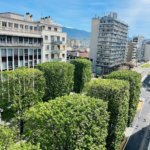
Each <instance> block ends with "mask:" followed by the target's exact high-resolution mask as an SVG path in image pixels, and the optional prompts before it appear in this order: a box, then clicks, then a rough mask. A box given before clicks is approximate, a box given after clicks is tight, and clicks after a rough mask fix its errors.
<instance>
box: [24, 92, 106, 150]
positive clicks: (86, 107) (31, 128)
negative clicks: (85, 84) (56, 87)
mask: <svg viewBox="0 0 150 150" xmlns="http://www.w3.org/2000/svg"><path fill="white" fill-rule="evenodd" d="M106 110H107V102H103V101H102V100H100V99H95V98H90V97H86V96H82V95H78V94H73V95H70V96H62V97H57V98H56V99H55V100H51V101H49V102H45V103H40V104H38V105H36V106H34V107H32V108H31V109H30V110H28V111H27V113H26V114H25V115H24V119H25V122H26V123H25V127H26V128H25V140H26V141H30V142H31V143H32V144H34V145H36V144H37V143H40V144H41V149H45V150H54V149H63V150H75V149H86V150H91V149H95V150H105V149H106V148H105V145H106V137H107V127H108V120H109V114H108V112H107V111H106Z"/></svg>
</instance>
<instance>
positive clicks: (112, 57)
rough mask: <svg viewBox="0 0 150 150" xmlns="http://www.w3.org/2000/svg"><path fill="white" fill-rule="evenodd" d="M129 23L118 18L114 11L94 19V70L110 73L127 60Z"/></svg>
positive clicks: (92, 41) (92, 50)
mask: <svg viewBox="0 0 150 150" xmlns="http://www.w3.org/2000/svg"><path fill="white" fill-rule="evenodd" d="M127 36H128V24H126V23H124V22H123V21H120V20H118V19H117V14H116V13H113V14H111V13H110V15H108V16H104V17H101V18H100V17H99V16H98V17H97V16H95V18H93V19H92V26H91V41H90V58H91V59H93V66H92V71H93V72H96V73H97V74H102V72H103V73H110V72H111V71H113V70H115V69H116V68H117V67H119V66H120V65H122V64H124V63H125V62H126V57H127Z"/></svg>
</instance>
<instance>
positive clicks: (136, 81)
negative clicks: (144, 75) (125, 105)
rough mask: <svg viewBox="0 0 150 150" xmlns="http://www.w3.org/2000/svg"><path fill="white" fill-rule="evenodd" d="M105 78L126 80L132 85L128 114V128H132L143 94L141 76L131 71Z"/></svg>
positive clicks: (115, 73) (119, 72)
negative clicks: (141, 94)
mask: <svg viewBox="0 0 150 150" xmlns="http://www.w3.org/2000/svg"><path fill="white" fill-rule="evenodd" d="M105 78H107V79H118V80H125V81H128V82H129V83H130V90H129V93H130V98H129V112H128V126H130V124H131V123H132V121H133V119H134V116H135V114H136V109H137V106H138V103H139V98H140V93H141V74H139V73H137V72H135V71H131V70H123V71H121V70H120V71H114V72H112V73H111V74H109V75H108V76H105Z"/></svg>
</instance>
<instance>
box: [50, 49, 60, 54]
mask: <svg viewBox="0 0 150 150" xmlns="http://www.w3.org/2000/svg"><path fill="white" fill-rule="evenodd" d="M51 53H62V50H57V49H54V50H51Z"/></svg>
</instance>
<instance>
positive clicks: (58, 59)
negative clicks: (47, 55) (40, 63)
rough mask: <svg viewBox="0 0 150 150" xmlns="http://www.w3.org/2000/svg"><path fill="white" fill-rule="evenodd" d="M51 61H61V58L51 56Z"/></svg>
mask: <svg viewBox="0 0 150 150" xmlns="http://www.w3.org/2000/svg"><path fill="white" fill-rule="evenodd" d="M51 61H62V58H51Z"/></svg>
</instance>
